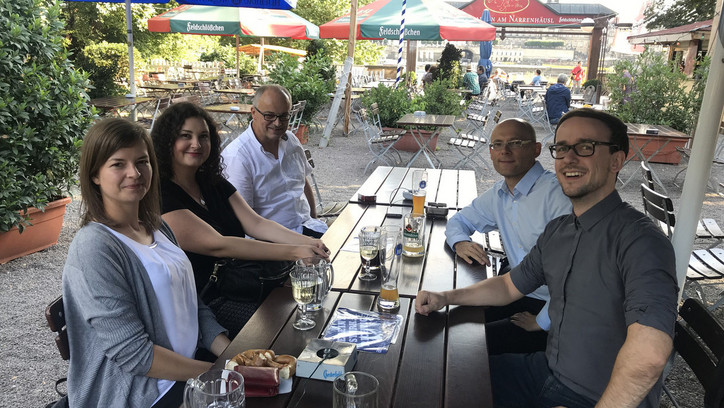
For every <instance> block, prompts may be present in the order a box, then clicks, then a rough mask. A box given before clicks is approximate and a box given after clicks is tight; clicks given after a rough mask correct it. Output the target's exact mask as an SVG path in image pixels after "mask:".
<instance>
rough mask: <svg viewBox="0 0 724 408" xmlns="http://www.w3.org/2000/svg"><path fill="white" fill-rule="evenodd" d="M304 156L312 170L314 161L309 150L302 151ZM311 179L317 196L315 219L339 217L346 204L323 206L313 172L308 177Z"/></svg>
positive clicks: (333, 203) (337, 202) (336, 203)
mask: <svg viewBox="0 0 724 408" xmlns="http://www.w3.org/2000/svg"><path fill="white" fill-rule="evenodd" d="M304 155H305V156H306V157H307V162H308V163H309V165H310V166H312V168H314V159H312V152H310V151H309V149H304ZM310 176H311V179H312V187H314V191H315V193H316V195H317V218H319V217H336V216H338V215H339V213H341V212H342V210H344V208H345V207H346V206H347V202H339V201H336V202H332V203H329V204H326V205H325V204H324V202H323V201H322V193H321V192H320V191H319V185H318V184H317V179H316V178H315V177H314V172H312V174H311V175H310Z"/></svg>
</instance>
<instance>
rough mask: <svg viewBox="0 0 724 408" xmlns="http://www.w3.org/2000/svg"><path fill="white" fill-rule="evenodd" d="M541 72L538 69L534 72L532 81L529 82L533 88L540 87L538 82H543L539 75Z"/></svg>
mask: <svg viewBox="0 0 724 408" xmlns="http://www.w3.org/2000/svg"><path fill="white" fill-rule="evenodd" d="M540 74H541V72H540V70H539V69H536V70H535V76H534V77H533V80H532V81H530V84H531V85H533V86H540V81H542V80H543V77H542V76H541V75H540Z"/></svg>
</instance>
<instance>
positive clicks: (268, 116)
mask: <svg viewBox="0 0 724 408" xmlns="http://www.w3.org/2000/svg"><path fill="white" fill-rule="evenodd" d="M254 110H256V111H257V112H259V114H260V115H261V116H262V117H263V118H264V120H266V121H267V122H274V121H275V120H277V119H279V121H280V122H289V119H291V117H292V115H290V114H289V112H285V113H282V114H281V115H277V114H275V113H271V112H260V111H259V109H258V108H257V107H256V106H255V107H254Z"/></svg>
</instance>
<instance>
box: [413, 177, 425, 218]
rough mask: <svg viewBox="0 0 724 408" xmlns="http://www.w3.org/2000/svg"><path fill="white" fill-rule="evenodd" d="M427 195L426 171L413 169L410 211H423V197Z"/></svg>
mask: <svg viewBox="0 0 724 408" xmlns="http://www.w3.org/2000/svg"><path fill="white" fill-rule="evenodd" d="M426 196H427V171H426V170H415V171H413V172H412V213H413V214H418V215H419V214H423V213H424V212H425V197H426Z"/></svg>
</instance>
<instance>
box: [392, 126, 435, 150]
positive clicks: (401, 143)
mask: <svg viewBox="0 0 724 408" xmlns="http://www.w3.org/2000/svg"><path fill="white" fill-rule="evenodd" d="M383 129H384V130H386V129H388V128H383ZM389 129H391V128H389ZM415 134H422V139H423V141H424V142H427V141H428V140H429V139H430V135H432V131H431V130H421V131H419V133H418V131H415ZM428 147H429V148H430V150H432V151H435V148H437V136H435V137H434V138H433V139H432V140H430V143H429V144H428ZM395 149H397V150H402V151H404V152H412V153H415V152H417V151H418V150H420V146H418V144H417V142H415V139H414V138H413V136H412V134H411V133H410V131H409V130H408V131H407V132H406V133H405V134H404V135H402V136H401V137H400V138H399V139H398V140H397V142H395Z"/></svg>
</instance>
